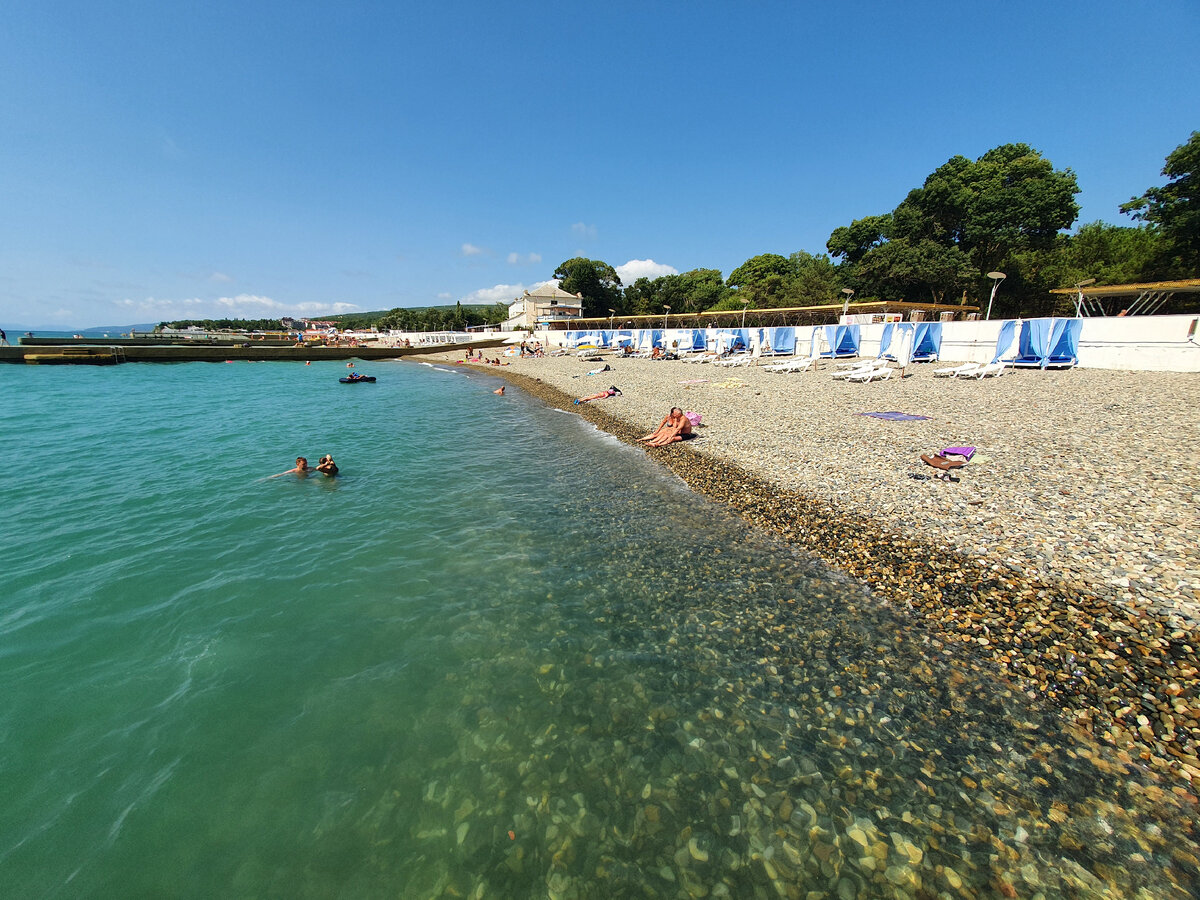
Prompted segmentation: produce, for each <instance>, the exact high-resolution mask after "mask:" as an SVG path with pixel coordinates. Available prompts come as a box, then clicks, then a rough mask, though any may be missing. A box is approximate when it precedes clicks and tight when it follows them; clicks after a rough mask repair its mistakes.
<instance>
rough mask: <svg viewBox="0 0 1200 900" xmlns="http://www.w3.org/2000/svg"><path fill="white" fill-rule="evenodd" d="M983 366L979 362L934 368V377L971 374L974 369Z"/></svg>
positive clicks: (953, 376)
mask: <svg viewBox="0 0 1200 900" xmlns="http://www.w3.org/2000/svg"><path fill="white" fill-rule="evenodd" d="M981 368H983V367H982V366H981V365H980V364H979V363H973V362H972V363H963V364H962V365H961V366H951V367H950V368H946V369H934V370H933V377H934V378H958V377H960V376H963V375H971V374H973V373H974V372H975V371H976V370H978V369H981Z"/></svg>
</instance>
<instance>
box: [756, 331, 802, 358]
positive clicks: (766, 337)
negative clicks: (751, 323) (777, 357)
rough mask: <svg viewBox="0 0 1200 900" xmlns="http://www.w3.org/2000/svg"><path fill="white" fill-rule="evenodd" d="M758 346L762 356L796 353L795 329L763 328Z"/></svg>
mask: <svg viewBox="0 0 1200 900" xmlns="http://www.w3.org/2000/svg"><path fill="white" fill-rule="evenodd" d="M759 346H760V347H761V348H762V353H763V355H764V356H766V355H770V354H780V353H795V352H796V329H795V328H793V327H792V326H790V325H789V326H787V327H779V328H763V329H761V334H760V335H759Z"/></svg>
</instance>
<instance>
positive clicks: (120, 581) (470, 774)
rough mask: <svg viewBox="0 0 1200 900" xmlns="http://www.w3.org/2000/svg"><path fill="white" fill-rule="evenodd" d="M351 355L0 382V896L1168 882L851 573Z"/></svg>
mask: <svg viewBox="0 0 1200 900" xmlns="http://www.w3.org/2000/svg"><path fill="white" fill-rule="evenodd" d="M358 368H359V369H360V370H361V371H364V372H366V373H368V374H375V375H377V376H379V382H378V383H377V384H374V385H365V384H364V385H341V384H338V382H337V378H338V377H339V376H340V375H343V374H345V368H344V367H343V366H341V365H340V364H334V363H321V364H313V365H311V366H304V365H301V364H290V363H237V364H224V365H221V364H216V365H214V364H202V363H196V364H180V365H161V366H152V365H124V366H118V367H114V368H93V367H19V366H5V367H0V435H2V436H3V444H4V447H5V448H6V449H7V451H8V455H9V459H10V463H11V464H10V466H9V467H8V468H7V472H6V476H5V478H4V488H3V502H4V508H5V516H4V524H3V526H2V528H3V531H2V534H0V536H2V538H3V540H2V541H0V577H2V578H3V590H2V592H0V693H2V695H3V697H4V702H3V704H0V797H2V798H3V803H0V885H4V887H3V889H2V893H3V895H4V896H12V897H80V896H82V897H101V896H104V897H108V896H145V897H151V896H154V897H159V896H183V897H213V896H244V897H334V896H337V897H413V898H417V897H555V898H558V897H563V898H565V897H686V896H711V897H722V896H724V897H756V896H764V897H765V896H783V897H806V896H807V895H808V892H809V891H818V892H820V891H824V892H827V895H828V896H831V897H832V896H837V897H863V898H866V897H891V896H902V897H907V896H914V897H916V896H938V895H939V892H946V893H945V894H944V895H945V896H1018V895H1019V896H1038V895H1039V892H1040V894H1041V895H1042V896H1046V897H1054V896H1104V895H1109V896H1135V895H1137V892H1138V891H1142V892H1143V894H1142V895H1143V896H1184V895H1187V894H1188V893H1190V892H1192V891H1194V890H1195V887H1194V885H1195V882H1194V878H1195V869H1194V867H1193V865H1192V863H1191V862H1189V859H1194V854H1195V843H1194V838H1193V835H1192V833H1191V831H1190V826H1189V825H1188V824H1187V821H1186V819H1185V817H1184V816H1183V815H1182V814H1179V813H1177V811H1176V810H1175V807H1174V806H1173V805H1172V804H1171V803H1169V802H1166V801H1165V800H1164V799H1163V797H1162V795H1160V794H1158V793H1156V792H1155V788H1154V786H1153V785H1148V783H1147V782H1145V780H1144V779H1142V778H1140V777H1139V776H1138V774H1137V773H1136V772H1134V773H1131V774H1130V773H1120V772H1115V771H1114V770H1113V769H1112V767H1111V765H1110V764H1109V763H1108V762H1107V761H1106V760H1105V759H1104V758H1103V757H1094V756H1091V754H1090V751H1086V750H1085V751H1083V752H1080V751H1079V748H1076V747H1074V746H1073V745H1071V743H1070V742H1069V741H1067V740H1066V739H1065V738H1064V737H1063V736H1062V735H1061V734H1060V733H1059V731H1058V729H1057V728H1056V726H1055V725H1054V723H1053V721H1052V720H1051V719H1050V718H1048V717H1046V716H1043V715H1041V714H1038V713H1036V712H1035V711H1032V710H1030V709H1029V708H1027V707H1026V706H1024V705H1023V704H1022V702H1021V698H1019V697H1015V696H1013V695H1012V694H1011V692H1010V691H1008V690H1007V689H1006V688H1005V687H1004V685H1002V684H996V683H993V682H991V681H990V680H989V679H988V678H987V677H985V676H981V675H979V674H977V673H976V672H974V671H973V670H972V669H971V667H969V666H961V665H956V664H955V663H954V659H955V657H954V656H953V655H951V654H950V653H949V651H948V650H946V649H945V648H942V647H941V646H940V645H937V644H936V643H933V642H931V641H930V640H929V639H928V638H927V637H926V636H925V635H923V634H922V633H920V632H919V631H917V630H914V629H911V628H910V627H908V626H907V625H906V624H905V621H904V619H903V617H899V616H895V615H893V614H892V613H891V612H889V611H888V610H887V609H884V608H882V607H880V606H879V605H878V604H877V603H876V602H875V601H874V600H873V598H872V597H871V596H870V593H869V591H868V590H867V589H866V588H864V587H863V586H862V585H859V584H856V583H854V582H852V581H850V580H848V579H845V578H843V577H840V576H839V575H838V574H837V573H835V572H832V571H830V570H828V569H826V568H824V567H823V566H821V565H819V564H816V563H814V562H812V561H810V560H807V559H805V558H804V557H802V556H800V555H798V554H796V553H794V552H792V551H791V550H788V549H786V548H784V547H782V546H780V545H778V544H777V543H775V542H773V541H772V540H771V539H770V538H769V537H767V536H764V535H761V534H758V533H756V532H753V531H752V530H750V529H748V528H747V527H746V526H745V525H744V524H743V523H741V522H740V521H739V520H736V519H733V518H732V517H730V516H728V515H727V514H726V513H725V512H724V510H723V509H721V508H720V507H719V506H716V505H714V504H712V503H709V502H707V501H705V500H703V499H701V498H698V497H696V496H694V495H692V494H690V493H689V492H687V491H686V490H685V489H684V488H683V487H682V485H681V484H680V483H679V482H678V481H677V480H676V479H675V478H674V477H673V476H671V475H669V474H667V473H665V472H664V471H663V470H662V469H660V468H659V467H657V466H656V465H655V464H654V463H652V462H651V461H650V460H648V459H647V458H646V456H645V455H644V454H643V453H642V452H641V451H639V450H636V449H633V448H629V447H626V446H624V445H621V444H620V443H618V442H617V441H615V440H614V439H612V438H609V437H608V436H605V435H603V434H600V433H598V432H596V431H595V430H594V429H593V428H592V427H591V426H590V425H588V424H586V423H585V422H583V421H581V420H580V419H578V418H577V417H576V416H573V415H569V414H566V413H562V412H558V411H555V410H551V409H548V408H546V407H544V406H542V405H541V404H540V403H539V402H537V401H535V400H533V399H531V398H529V397H528V396H527V395H525V394H523V393H522V392H521V391H519V390H515V389H511V388H510V389H509V391H508V394H507V396H504V397H497V396H495V395H494V394H492V393H491V391H492V389H493V388H494V387H495V386H496V383H495V382H494V381H493V380H491V379H489V378H487V377H486V376H482V375H477V374H472V375H470V376H467V375H463V374H461V373H457V372H452V371H450V370H447V369H443V368H438V367H431V366H428V365H422V364H417V363H412V362H389V363H372V364H365V363H360V364H359V366H358ZM326 452H329V453H332V454H334V456H335V458H336V459H337V461H338V463H339V465H340V466H341V472H342V474H341V475H340V476H339V477H338V478H337V479H334V480H328V479H324V478H321V477H311V478H308V479H304V480H300V479H297V478H295V477H293V476H286V477H283V478H277V479H270V480H267V479H265V477H264V476H267V475H270V474H272V473H275V472H280V471H283V470H284V469H287V468H289V467H291V465H292V464H293V460H294V457H295V456H297V455H299V454H304V455H306V456H307V457H308V458H309V460H310V462H315V460H316V459H317V458H318V457H319V456H320V455H322V454H323V453H326ZM1166 797H1167V800H1169V799H1170V795H1169V793H1168V794H1167V795H1166ZM1010 891H1015V892H1016V893H1015V894H1013V893H1010Z"/></svg>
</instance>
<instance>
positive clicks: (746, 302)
mask: <svg viewBox="0 0 1200 900" xmlns="http://www.w3.org/2000/svg"><path fill="white" fill-rule="evenodd" d="M749 305H750V301H749V300H743V301H742V327H743V328H745V327H746V307H747V306H749Z"/></svg>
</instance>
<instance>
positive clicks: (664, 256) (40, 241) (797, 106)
mask: <svg viewBox="0 0 1200 900" xmlns="http://www.w3.org/2000/svg"><path fill="white" fill-rule="evenodd" d="M1198 45H1200V2H1197V0H1159V2H1154V3H1130V2H1128V0H1122V2H1110V0H1091V2H1075V0H1064V2H1055V3H1046V2H1024V0H1011V2H1006V3H1004V4H996V3H984V2H960V3H933V2H921V0H913V2H906V3H894V2H893V3H881V2H878V3H877V2H871V0H862V2H857V3H832V2H829V3H824V4H815V3H804V2H798V0H797V2H772V0H741V2H734V0H728V2H706V0H688V2H684V0H677V2H671V0H668V2H658V3H653V2H650V3H647V2H645V0H640V2H636V3H634V2H624V0H608V2H603V3H593V2H574V3H571V2H567V3H564V2H561V0H559V2H555V3H548V2H547V3H543V2H526V3H504V2H498V0H487V2H484V0H466V2H457V0H441V2H438V3H427V2H422V3H416V2H412V0H407V2H401V0H393V2H367V0H362V2H356V0H338V2H336V3H335V2H308V0H288V2H246V0H238V2H228V0H207V2H204V3H171V2H168V3H164V2H162V0H150V2H141V0H112V2H108V3H96V2H94V0H77V2H63V0H5V2H4V3H3V4H2V5H0V325H3V327H18V326H20V327H25V328H30V327H36V328H62V329H77V328H85V327H92V326H104V325H129V324H142V323H151V322H159V321H166V320H172V319H181V318H277V317H279V316H286V315H298V316H320V315H323V314H330V313H336V312H354V311H368V310H386V309H392V308H394V307H411V306H429V305H441V304H446V303H454V302H456V301H461V302H463V303H492V302H496V301H509V300H512V299H514V298H515V297H517V296H519V295H520V294H521V292H522V291H523V290H524V289H527V288H531V287H533V286H535V285H538V284H541V283H543V282H545V281H547V280H548V279H550V278H551V277H552V276H553V273H554V270H555V268H556V267H557V266H558V264H559V263H561V262H563V261H564V260H567V259H570V258H572V257H575V256H586V257H589V258H592V259H598V260H603V261H605V262H607V263H609V264H611V265H612V266H614V267H615V268H616V269H617V272H618V273H619V274H620V275H621V276H622V279H623V281H625V282H626V283H629V282H632V280H633V279H634V278H636V277H638V276H640V275H647V276H651V277H653V276H656V275H660V274H667V273H671V272H683V271H687V270H690V269H696V268H713V269H720V270H721V272H722V273H723V274H725V275H726V276H728V274H729V273H730V272H731V271H732V270H733V269H734V268H736V267H737V266H739V265H740V264H741V263H743V262H744V261H745V260H747V259H748V258H750V257H752V256H755V255H757V254H760V253H780V254H784V255H787V254H789V253H792V252H794V251H797V250H805V251H808V252H810V253H822V252H825V242H826V240H827V239H828V238H829V234H830V232H831V231H832V230H833V229H834V228H836V227H838V226H840V225H846V224H849V223H850V222H851V221H852V220H854V219H856V218H861V217H863V216H867V215H876V214H879V213H884V212H888V211H890V210H891V209H893V208H894V207H895V206H896V204H898V203H899V202H900V201H901V200H902V199H903V198H904V196H905V195H906V194H907V193H908V191H910V190H911V189H913V188H916V187H919V186H920V185H921V183H922V182H923V181H924V179H925V178H926V176H928V175H929V174H930V173H931V172H932V171H934V169H936V168H937V167H938V166H940V165H941V164H942V163H944V162H946V160H948V159H949V158H951V157H952V156H956V155H962V156H967V157H970V158H972V159H973V158H976V157H978V156H980V155H982V154H983V153H985V152H986V151H987V150H989V149H991V148H993V147H996V146H998V145H1000V144H1004V143H1009V142H1024V143H1027V144H1029V145H1030V146H1032V147H1033V148H1035V149H1036V150H1038V151H1039V152H1040V153H1042V155H1043V156H1045V157H1046V158H1047V159H1049V160H1050V161H1051V162H1052V163H1053V164H1054V166H1055V167H1056V168H1058V169H1065V168H1070V169H1072V170H1073V171H1074V172H1075V173H1076V175H1077V177H1078V181H1079V186H1080V188H1081V192H1080V194H1079V195H1078V197H1077V198H1076V199H1077V201H1078V202H1079V204H1080V206H1081V208H1082V209H1081V213H1080V216H1079V220H1078V224H1083V223H1087V222H1092V221H1096V220H1103V221H1106V222H1110V223H1113V224H1133V223H1132V222H1131V221H1130V220H1129V219H1128V218H1127V217H1125V216H1122V215H1121V214H1120V212H1119V210H1118V207H1119V205H1120V204H1121V203H1123V202H1124V201H1126V200H1128V199H1129V198H1130V197H1133V196H1135V195H1139V194H1141V193H1142V192H1143V191H1145V190H1146V188H1148V187H1151V186H1153V185H1158V184H1162V183H1163V181H1164V179H1163V177H1162V176H1161V174H1160V173H1161V169H1162V166H1163V162H1164V159H1165V157H1166V155H1167V154H1168V153H1170V152H1171V150H1173V149H1174V148H1175V147H1177V146H1179V145H1180V144H1182V143H1184V142H1186V141H1187V139H1188V137H1189V135H1190V134H1191V132H1192V131H1193V130H1196V129H1200V90H1198V89H1197V85H1200V54H1197V53H1196V52H1195V48H1196V47H1197V46H1198Z"/></svg>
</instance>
